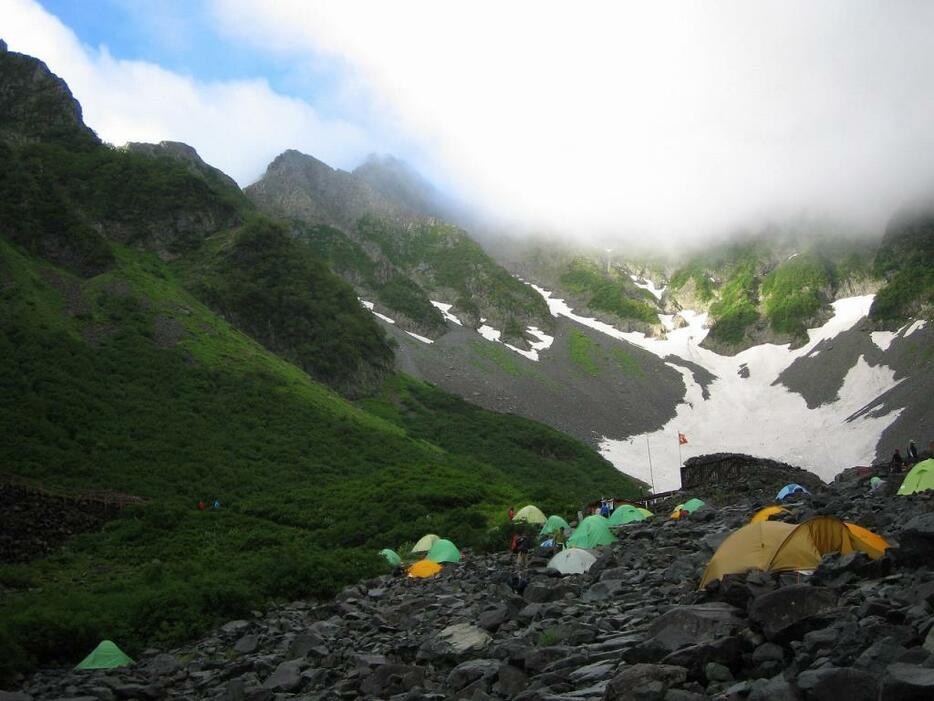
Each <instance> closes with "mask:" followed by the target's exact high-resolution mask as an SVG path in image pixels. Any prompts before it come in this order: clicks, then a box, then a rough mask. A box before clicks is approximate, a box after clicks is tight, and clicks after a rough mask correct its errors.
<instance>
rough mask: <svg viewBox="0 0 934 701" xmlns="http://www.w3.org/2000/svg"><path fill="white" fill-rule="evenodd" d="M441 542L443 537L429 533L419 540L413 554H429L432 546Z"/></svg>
mask: <svg viewBox="0 0 934 701" xmlns="http://www.w3.org/2000/svg"><path fill="white" fill-rule="evenodd" d="M439 540H441V536H439V535H435V534H434V533H429V534H427V535H423V536H422V537H421V538H419V539H418V542H417V543H416V544H415V545H414V547H413V548H412V552H413V553H427V552H428V551H429V550H431V546H432V545H434V544H435V543H437V542H438V541H439Z"/></svg>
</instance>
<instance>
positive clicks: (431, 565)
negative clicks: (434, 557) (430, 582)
mask: <svg viewBox="0 0 934 701" xmlns="http://www.w3.org/2000/svg"><path fill="white" fill-rule="evenodd" d="M442 569H444V568H443V567H441V565H439V564H438V563H437V562H432V561H431V560H419V561H418V562H416V563H415V564H414V565H412V566H411V567H409V569H408V570H406V572H407V573H408V575H409V577H417V578H418V579H426V578H428V577H434V576H435V575H436V574H438V572H440V571H441V570H442Z"/></svg>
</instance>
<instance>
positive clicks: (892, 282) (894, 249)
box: [869, 212, 934, 325]
mask: <svg viewBox="0 0 934 701" xmlns="http://www.w3.org/2000/svg"><path fill="white" fill-rule="evenodd" d="M932 260H934V214H931V213H926V212H921V213H904V214H902V215H900V216H898V217H896V218H895V219H894V220H893V221H892V223H891V224H890V225H889V227H888V229H887V230H886V232H885V237H884V238H883V239H882V245H881V246H880V247H879V252H878V254H877V255H876V260H875V266H874V270H873V272H874V273H875V275H876V276H877V277H880V278H882V279H884V280H885V281H886V282H885V285H884V286H883V287H882V289H881V290H879V293H878V294H877V295H876V298H875V300H874V301H873V303H872V309H870V311H869V316H870V317H871V318H873V319H876V320H878V321H882V322H889V323H890V324H892V325H897V324H898V323H900V322H903V321H905V320H907V319H908V318H910V317H912V316H917V315H921V316H924V317H926V318H928V319H930V318H931V316H932V313H934V311H932V310H934V268H932V266H931V261H932Z"/></svg>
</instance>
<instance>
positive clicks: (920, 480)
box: [898, 458, 934, 496]
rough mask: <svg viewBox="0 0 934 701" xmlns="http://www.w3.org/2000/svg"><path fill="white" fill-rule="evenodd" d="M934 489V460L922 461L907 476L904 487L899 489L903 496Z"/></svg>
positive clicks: (903, 483) (903, 482)
mask: <svg viewBox="0 0 934 701" xmlns="http://www.w3.org/2000/svg"><path fill="white" fill-rule="evenodd" d="M929 489H934V458H928V459H927V460H922V461H921V462H919V463H918V464H917V465H915V466H914V467H913V468H911V471H910V472H909V473H908V474H907V475H905V479H904V480H902V486H901V487H899V488H898V493H899V494H901V495H903V496H904V495H906V494H915V493H916V492H926V491H927V490H929Z"/></svg>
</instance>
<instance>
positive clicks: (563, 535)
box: [555, 528, 568, 552]
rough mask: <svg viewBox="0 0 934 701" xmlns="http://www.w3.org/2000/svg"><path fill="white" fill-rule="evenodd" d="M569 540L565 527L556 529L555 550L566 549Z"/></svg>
mask: <svg viewBox="0 0 934 701" xmlns="http://www.w3.org/2000/svg"><path fill="white" fill-rule="evenodd" d="M567 540H568V534H567V532H566V531H565V530H564V529H563V528H559V529H558V530H557V531H555V552H560V551H562V550H564V544H565V543H566V542H567Z"/></svg>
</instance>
